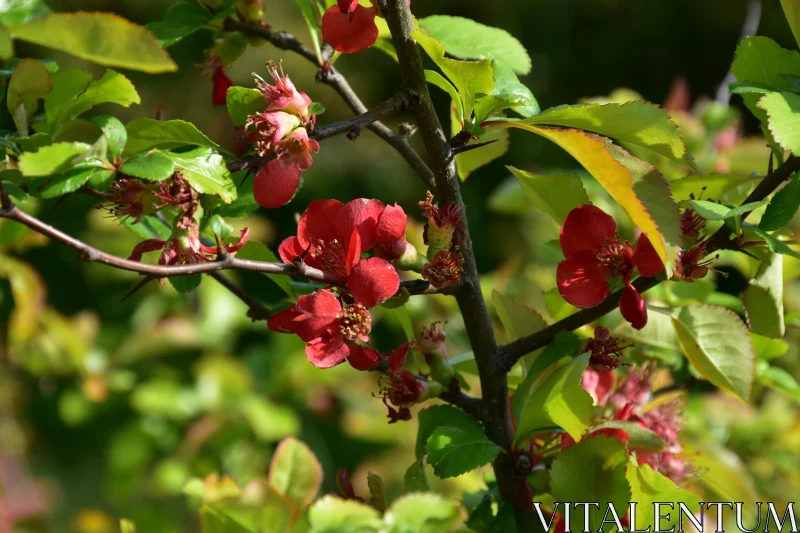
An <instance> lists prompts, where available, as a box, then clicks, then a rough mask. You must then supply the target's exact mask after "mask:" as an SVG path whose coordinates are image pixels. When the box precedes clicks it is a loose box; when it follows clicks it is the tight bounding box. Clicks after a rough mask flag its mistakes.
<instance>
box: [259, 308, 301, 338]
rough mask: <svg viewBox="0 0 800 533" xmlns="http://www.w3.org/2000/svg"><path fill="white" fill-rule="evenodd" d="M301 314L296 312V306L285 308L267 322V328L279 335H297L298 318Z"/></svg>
mask: <svg viewBox="0 0 800 533" xmlns="http://www.w3.org/2000/svg"><path fill="white" fill-rule="evenodd" d="M302 314H303V313H302V312H300V311H298V310H297V306H294V305H293V306H291V307H287V308H286V309H284V310H283V311H278V312H277V313H275V314H274V315H272V316H271V317H269V320H267V327H268V328H269V329H271V330H272V331H277V332H279V333H297V325H298V321H297V319H298V317H300V316H302Z"/></svg>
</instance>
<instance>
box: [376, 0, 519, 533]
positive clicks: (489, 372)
mask: <svg viewBox="0 0 800 533" xmlns="http://www.w3.org/2000/svg"><path fill="white" fill-rule="evenodd" d="M379 8H380V10H381V13H382V14H383V15H384V17H385V18H386V23H387V24H388V26H389V30H390V31H391V34H392V39H393V40H394V46H395V49H396V50H397V57H398V61H399V64H400V71H401V73H402V76H403V82H404V84H405V87H406V89H408V90H410V91H413V92H415V93H417V94H418V95H419V96H420V103H419V105H418V106H416V107H414V108H412V110H411V111H412V113H413V115H414V118H415V120H416V123H417V126H418V127H419V131H420V135H421V136H422V140H423V142H424V143H425V148H426V149H427V151H428V155H429V157H430V159H431V162H432V165H433V172H434V176H435V179H436V193H437V198H438V200H439V201H440V202H443V203H448V202H452V203H453V204H455V205H456V206H458V207H462V208H463V206H464V202H463V200H462V199H461V186H460V182H459V179H458V177H457V175H456V169H455V160H454V154H453V148H452V146H451V145H450V144H449V143H448V138H447V136H446V135H445V133H444V130H443V128H442V125H441V123H440V122H439V118H438V116H437V114H436V110H435V109H434V107H433V102H432V101H431V97H430V93H429V92H428V84H427V82H426V80H425V73H424V68H423V65H422V58H421V56H420V53H419V49H418V47H417V43H416V41H414V39H413V38H412V37H411V32H412V31H413V29H414V25H413V19H412V16H411V12H410V10H409V8H408V4H407V2H406V0H380V2H379ZM460 229H461V234H462V235H463V236H464V242H463V243H462V248H461V249H462V253H463V256H464V273H463V275H462V278H461V284H460V285H459V288H458V290H457V291H456V300H457V302H458V305H459V308H460V310H461V314H462V316H463V318H464V325H465V327H466V330H467V334H468V336H469V340H470V344H471V345H472V351H473V353H474V354H475V361H476V363H477V366H478V373H479V375H480V381H481V391H482V393H483V414H484V417H483V422H484V427H485V429H486V434H487V436H488V437H489V438H490V439H492V440H493V441H494V442H495V443H497V444H498V445H499V446H501V447H502V448H503V449H504V450H506V451H508V452H510V451H511V442H512V439H513V437H514V435H513V426H512V424H511V417H510V414H509V401H508V382H507V379H506V374H505V372H504V371H503V369H502V366H501V365H500V361H499V351H498V348H497V343H496V341H495V337H494V329H493V327H492V322H491V319H490V318H489V313H488V311H487V309H486V303H485V302H484V300H483V295H482V294H481V287H480V280H479V278H478V269H477V266H476V264H475V255H474V253H473V250H472V241H471V239H470V236H469V232H468V227H467V220H466V216H462V217H461V228H460ZM494 469H495V473H496V476H497V482H498V486H499V488H500V493H501V494H502V496H503V498H504V499H505V500H506V501H509V502H511V503H512V504H513V506H514V509H515V514H516V517H517V529H518V531H519V532H520V533H521V532H523V531H527V530H529V529H530V528H531V527H532V526H533V521H532V520H530V518H531V516H530V514H528V513H527V512H526V511H527V509H529V507H530V506H531V499H530V497H529V496H530V494H531V492H530V488H529V486H528V484H527V481H525V479H524V478H520V477H516V476H515V475H514V473H513V461H512V460H511V459H510V454H500V456H499V457H498V458H497V459H496V460H495V462H494Z"/></svg>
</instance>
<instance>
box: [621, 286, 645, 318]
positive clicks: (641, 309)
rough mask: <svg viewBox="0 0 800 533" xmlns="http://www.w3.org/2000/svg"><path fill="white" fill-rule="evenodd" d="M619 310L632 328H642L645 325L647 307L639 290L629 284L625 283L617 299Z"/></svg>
mask: <svg viewBox="0 0 800 533" xmlns="http://www.w3.org/2000/svg"><path fill="white" fill-rule="evenodd" d="M619 310H620V312H621V313H622V316H623V318H625V320H627V321H628V322H630V323H631V326H633V328H634V329H642V328H643V327H645V326H646V325H647V307H646V306H645V304H644V299H643V298H642V295H641V294H639V291H637V290H636V288H635V287H634V286H633V285H631V284H630V282H628V283H626V284H625V288H624V289H623V290H622V296H621V297H620V299H619Z"/></svg>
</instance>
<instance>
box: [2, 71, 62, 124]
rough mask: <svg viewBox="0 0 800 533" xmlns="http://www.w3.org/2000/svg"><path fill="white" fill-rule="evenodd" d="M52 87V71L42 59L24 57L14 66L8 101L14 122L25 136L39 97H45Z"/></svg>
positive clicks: (9, 84)
mask: <svg viewBox="0 0 800 533" xmlns="http://www.w3.org/2000/svg"><path fill="white" fill-rule="evenodd" d="M52 89H53V85H52V82H51V80H50V73H49V72H48V71H47V67H46V66H45V64H44V63H42V62H41V61H38V60H36V59H23V60H22V61H20V62H19V63H18V64H17V66H16V67H15V68H14V73H13V74H12V75H11V80H9V82H8V96H7V97H6V103H7V105H8V111H9V112H10V113H11V117H12V118H13V119H14V124H15V125H16V126H17V130H18V131H19V133H20V135H22V136H23V137H25V136H27V135H28V124H29V123H30V118H31V116H32V115H33V114H34V113H35V112H36V108H37V107H38V104H39V102H38V100H39V98H44V97H45V96H46V95H47V94H48V93H49V92H50V91H51V90H52Z"/></svg>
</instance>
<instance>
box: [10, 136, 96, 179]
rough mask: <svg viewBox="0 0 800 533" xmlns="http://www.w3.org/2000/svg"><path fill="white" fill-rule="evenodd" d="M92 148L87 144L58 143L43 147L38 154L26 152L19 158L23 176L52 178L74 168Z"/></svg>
mask: <svg viewBox="0 0 800 533" xmlns="http://www.w3.org/2000/svg"><path fill="white" fill-rule="evenodd" d="M90 148H91V146H90V145H88V144H86V143H77V142H76V143H56V144H51V145H50V146H43V147H41V148H39V150H38V151H36V152H25V153H24V154H22V155H21V156H20V158H19V170H20V172H22V175H23V176H50V175H51V174H56V173H58V172H61V171H63V170H66V169H67V168H69V167H70V166H72V165H73V164H74V163H75V162H76V159H80V156H81V155H83V154H84V153H85V152H86V151H87V150H89V149H90Z"/></svg>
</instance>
